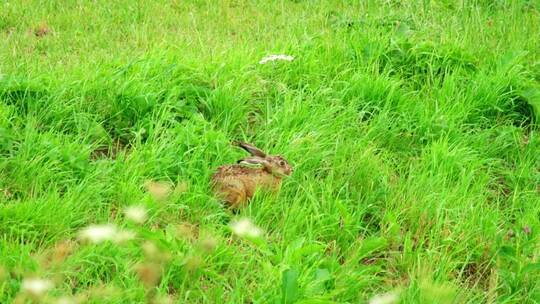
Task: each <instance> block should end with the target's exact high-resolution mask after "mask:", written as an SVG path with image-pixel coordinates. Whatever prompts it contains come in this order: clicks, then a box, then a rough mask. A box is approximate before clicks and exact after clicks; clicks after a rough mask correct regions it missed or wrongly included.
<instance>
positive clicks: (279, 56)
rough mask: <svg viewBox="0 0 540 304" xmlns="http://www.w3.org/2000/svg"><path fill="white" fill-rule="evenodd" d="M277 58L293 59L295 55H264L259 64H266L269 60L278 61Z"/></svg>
mask: <svg viewBox="0 0 540 304" xmlns="http://www.w3.org/2000/svg"><path fill="white" fill-rule="evenodd" d="M277 60H284V61H293V60H294V57H293V56H290V55H270V56H266V57H263V59H261V61H259V64H265V63H267V62H271V61H277Z"/></svg>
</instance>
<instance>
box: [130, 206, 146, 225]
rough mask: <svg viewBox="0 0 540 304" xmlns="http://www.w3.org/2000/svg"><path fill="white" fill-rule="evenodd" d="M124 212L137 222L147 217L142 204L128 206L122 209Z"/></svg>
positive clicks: (141, 221)
mask: <svg viewBox="0 0 540 304" xmlns="http://www.w3.org/2000/svg"><path fill="white" fill-rule="evenodd" d="M124 214H125V215H126V218H128V219H130V220H132V221H133V222H135V223H138V224H142V223H144V222H145V221H146V219H147V218H148V217H147V214H146V208H144V206H129V207H127V208H126V210H124Z"/></svg>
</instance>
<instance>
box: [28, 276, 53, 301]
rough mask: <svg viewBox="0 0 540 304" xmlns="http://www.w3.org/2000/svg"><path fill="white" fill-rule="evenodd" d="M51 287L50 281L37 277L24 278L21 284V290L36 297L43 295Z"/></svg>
mask: <svg viewBox="0 0 540 304" xmlns="http://www.w3.org/2000/svg"><path fill="white" fill-rule="evenodd" d="M53 287H54V285H53V283H52V282H51V281H49V280H44V279H38V278H30V279H24V280H23V281H22V284H21V290H22V291H24V292H26V293H28V294H31V295H33V296H36V297H39V296H42V295H44V294H45V293H46V292H47V291H49V290H50V289H52V288H53Z"/></svg>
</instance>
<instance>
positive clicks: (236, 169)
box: [212, 141, 292, 209]
mask: <svg viewBox="0 0 540 304" xmlns="http://www.w3.org/2000/svg"><path fill="white" fill-rule="evenodd" d="M233 144H234V145H236V146H239V147H240V148H242V149H244V150H246V151H247V152H249V153H250V154H251V156H249V157H246V158H244V159H241V160H239V161H238V162H237V163H236V164H229V165H223V166H221V167H219V168H218V169H217V171H216V172H215V173H214V174H213V175H212V188H213V190H214V192H215V193H216V194H217V196H218V197H220V198H221V199H223V200H224V201H225V202H226V203H227V204H228V205H229V207H231V208H232V209H237V208H239V207H243V206H246V205H247V203H248V202H249V200H250V199H251V198H252V197H253V195H254V194H255V191H256V190H257V189H259V188H261V189H263V190H269V191H271V192H277V191H278V190H279V189H280V187H281V180H282V178H283V177H286V176H289V175H291V173H292V167H291V165H289V162H287V160H285V159H284V158H283V157H282V156H280V155H267V154H266V153H264V152H263V151H262V150H260V149H259V148H257V147H255V146H253V145H251V144H248V143H244V142H237V141H236V142H233Z"/></svg>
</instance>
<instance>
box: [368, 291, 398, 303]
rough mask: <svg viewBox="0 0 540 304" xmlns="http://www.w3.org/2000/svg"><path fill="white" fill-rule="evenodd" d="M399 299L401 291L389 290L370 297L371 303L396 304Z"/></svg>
mask: <svg viewBox="0 0 540 304" xmlns="http://www.w3.org/2000/svg"><path fill="white" fill-rule="evenodd" d="M398 300H399V293H397V292H389V293H384V294H379V295H375V296H373V297H372V298H371V299H369V304H394V303H397V302H398Z"/></svg>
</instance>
